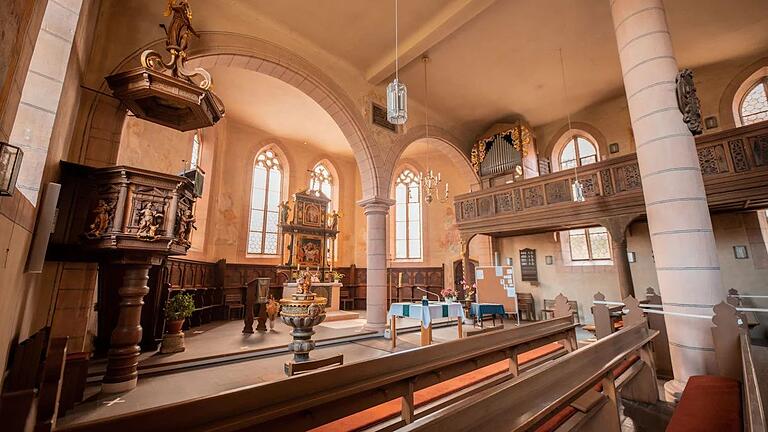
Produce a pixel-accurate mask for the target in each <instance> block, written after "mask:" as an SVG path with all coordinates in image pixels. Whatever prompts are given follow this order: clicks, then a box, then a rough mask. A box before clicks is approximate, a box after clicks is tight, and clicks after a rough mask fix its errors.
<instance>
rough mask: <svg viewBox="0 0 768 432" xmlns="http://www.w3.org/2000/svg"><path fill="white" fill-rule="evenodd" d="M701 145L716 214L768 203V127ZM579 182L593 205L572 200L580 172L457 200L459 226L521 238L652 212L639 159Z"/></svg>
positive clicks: (619, 160)
mask: <svg viewBox="0 0 768 432" xmlns="http://www.w3.org/2000/svg"><path fill="white" fill-rule="evenodd" d="M696 145H697V149H698V156H699V164H700V166H701V173H702V175H703V176H704V185H705V188H706V191H707V200H708V202H709V206H710V209H711V210H712V211H726V210H734V209H740V210H743V209H750V208H761V207H765V206H766V205H768V122H762V123H758V124H754V125H750V126H745V127H741V128H736V129H731V130H727V131H724V132H721V133H716V134H711V135H705V136H701V137H698V138H697V139H696ZM578 176H579V181H580V182H581V183H582V184H583V186H584V194H585V196H586V202H581V203H575V202H573V197H572V194H571V184H572V183H573V181H574V170H567V171H560V172H556V173H553V174H548V175H544V176H541V177H534V178H531V179H527V180H523V181H521V182H515V183H512V184H508V185H502V186H495V187H491V188H487V189H483V190H480V191H476V192H471V193H468V194H464V195H458V196H457V197H456V199H455V200H454V206H455V213H456V221H457V223H458V228H459V230H460V231H461V232H462V234H464V235H472V234H491V233H494V234H496V233H500V234H506V235H519V234H529V233H537V232H547V231H556V230H564V229H571V228H581V227H588V226H594V225H595V223H596V221H597V220H599V219H601V218H608V217H612V216H642V215H644V214H645V202H644V200H643V190H642V183H641V181H640V169H639V166H638V163H637V155H636V154H629V155H625V156H620V157H616V158H611V159H608V160H605V161H601V162H597V163H594V164H590V165H586V166H584V167H580V168H579V170H578ZM670 186H673V185H670Z"/></svg>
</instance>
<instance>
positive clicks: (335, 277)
mask: <svg viewBox="0 0 768 432" xmlns="http://www.w3.org/2000/svg"><path fill="white" fill-rule="evenodd" d="M331 279H333V281H334V282H341V280H342V279H344V273H339V272H337V271H335V270H334V271H332V272H331Z"/></svg>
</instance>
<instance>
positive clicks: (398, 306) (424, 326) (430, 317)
mask: <svg viewBox="0 0 768 432" xmlns="http://www.w3.org/2000/svg"><path fill="white" fill-rule="evenodd" d="M397 317H405V318H412V319H416V320H419V321H421V345H422V346H424V345H429V344H430V343H432V321H434V320H435V319H436V318H456V320H457V321H458V328H459V339H461V338H463V337H464V333H463V330H464V329H463V328H462V325H463V323H464V318H465V315H464V308H463V307H462V305H461V303H445V302H430V303H429V304H428V305H426V306H424V305H422V304H421V303H404V302H403V303H392V305H390V306H389V312H387V318H388V319H389V330H390V337H391V338H392V348H395V347H396V346H397V324H396V322H397Z"/></svg>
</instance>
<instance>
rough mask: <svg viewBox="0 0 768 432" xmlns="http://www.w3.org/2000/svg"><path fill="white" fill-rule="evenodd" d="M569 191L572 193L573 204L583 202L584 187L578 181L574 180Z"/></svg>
mask: <svg viewBox="0 0 768 432" xmlns="http://www.w3.org/2000/svg"><path fill="white" fill-rule="evenodd" d="M571 189H572V192H573V201H574V202H584V201H585V199H584V186H583V185H582V184H581V182H580V181H579V180H576V181H574V182H573V184H571Z"/></svg>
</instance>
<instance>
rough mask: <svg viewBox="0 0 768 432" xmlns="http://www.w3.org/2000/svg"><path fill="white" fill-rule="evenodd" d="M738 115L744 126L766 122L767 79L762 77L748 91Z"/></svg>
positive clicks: (767, 110) (767, 114) (767, 108)
mask: <svg viewBox="0 0 768 432" xmlns="http://www.w3.org/2000/svg"><path fill="white" fill-rule="evenodd" d="M739 113H740V114H741V124H742V125H744V126H746V125H750V124H752V123H757V122H760V121H763V120H768V77H763V78H762V79H761V80H760V81H758V82H757V83H756V84H755V85H754V86H752V88H751V89H749V91H748V92H747V95H746V96H744V99H742V101H741V106H740V108H739Z"/></svg>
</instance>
